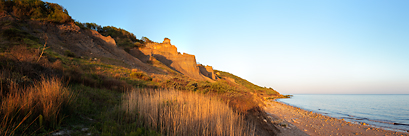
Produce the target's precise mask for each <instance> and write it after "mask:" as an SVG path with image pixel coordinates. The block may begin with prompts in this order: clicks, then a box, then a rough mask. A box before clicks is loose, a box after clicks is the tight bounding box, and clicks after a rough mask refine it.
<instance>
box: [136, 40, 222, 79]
mask: <svg viewBox="0 0 409 136" xmlns="http://www.w3.org/2000/svg"><path fill="white" fill-rule="evenodd" d="M130 54H132V55H133V56H135V57H136V58H138V59H140V60H141V61H142V62H145V63H147V62H148V61H150V60H152V59H153V58H154V59H156V60H158V61H160V62H162V63H163V64H165V65H166V66H168V67H170V68H172V69H173V70H175V71H177V72H179V73H182V74H184V75H186V76H188V77H190V78H193V79H196V80H209V78H210V79H213V80H215V79H216V78H215V76H214V73H213V69H212V68H211V67H210V68H204V69H205V70H204V71H203V70H200V66H198V65H197V63H196V58H195V55H191V54H187V53H183V54H181V53H179V52H178V51H177V48H176V46H174V45H172V44H171V43H170V39H168V38H165V39H164V41H163V42H162V43H155V42H151V43H147V44H146V47H143V48H135V49H132V50H131V51H130ZM201 71H203V72H201ZM209 73H210V74H209Z"/></svg>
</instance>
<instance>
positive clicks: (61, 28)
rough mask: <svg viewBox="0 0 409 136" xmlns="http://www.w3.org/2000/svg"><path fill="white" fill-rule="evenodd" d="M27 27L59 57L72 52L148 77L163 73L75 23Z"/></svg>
mask: <svg viewBox="0 0 409 136" xmlns="http://www.w3.org/2000/svg"><path fill="white" fill-rule="evenodd" d="M28 23H29V25H27V26H26V27H25V28H23V29H24V30H25V31H27V32H29V33H30V34H32V35H34V36H36V37H39V38H40V40H41V41H43V42H45V41H47V47H49V48H51V49H52V50H54V51H56V52H57V53H59V54H64V53H66V52H67V51H69V52H72V53H73V54H75V56H76V57H89V58H91V59H93V60H98V61H103V62H105V63H108V64H113V65H120V66H126V67H131V68H138V69H141V70H143V71H146V72H149V73H161V71H160V70H158V69H157V68H154V67H152V66H150V65H147V64H145V63H143V62H141V61H140V60H139V59H137V58H135V57H133V56H132V55H130V54H128V53H127V52H125V51H124V50H123V49H120V48H118V47H117V46H116V43H115V40H114V39H113V38H111V37H110V36H108V37H106V36H103V35H101V34H100V33H98V32H97V31H95V30H83V29H80V28H79V27H78V26H77V25H75V24H74V23H65V24H55V23H48V22H39V21H29V22H28Z"/></svg>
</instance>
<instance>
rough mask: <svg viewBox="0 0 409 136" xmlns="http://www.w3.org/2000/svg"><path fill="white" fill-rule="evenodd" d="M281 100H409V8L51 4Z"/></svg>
mask: <svg viewBox="0 0 409 136" xmlns="http://www.w3.org/2000/svg"><path fill="white" fill-rule="evenodd" d="M47 1H48V2H53V3H58V4H60V5H62V6H63V7H65V8H66V9H67V10H68V12H69V14H70V15H71V16H72V17H73V18H74V19H75V20H77V21H80V22H95V23H97V24H99V25H102V26H106V25H111V26H115V27H120V28H123V29H126V30H128V31H130V32H132V33H134V34H135V35H136V36H137V37H138V38H141V37H142V36H146V37H148V38H150V39H151V40H153V41H157V42H161V41H162V40H163V38H165V37H168V38H170V39H171V40H172V41H171V43H172V44H173V45H176V47H178V50H179V51H180V52H186V53H189V54H194V55H196V60H197V61H198V62H199V63H201V64H205V65H211V66H213V68H215V69H218V70H222V71H227V72H230V73H233V74H236V75H238V76H240V77H242V78H245V79H247V80H249V81H250V82H253V83H255V84H257V85H260V86H266V87H272V88H274V89H276V90H277V91H279V92H280V93H283V94H311V93H312V94H316V93H325V94H340V93H341V94H366V93H375V94H396V93H398V94H402V93H405V94H408V93H409V8H408V6H409V1H408V0H388V1H387V0H309V1H307V0H277V1H273V0H267V1H238V0H234V1H217V0H206V1H167V0H166V1H165V0H149V1H136V0H121V1H112V0H109V1H108V0H99V1H90V0H69V1H67V0H47Z"/></svg>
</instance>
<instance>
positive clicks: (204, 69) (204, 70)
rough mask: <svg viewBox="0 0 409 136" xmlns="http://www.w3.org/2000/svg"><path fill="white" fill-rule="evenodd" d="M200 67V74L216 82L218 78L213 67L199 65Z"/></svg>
mask: <svg viewBox="0 0 409 136" xmlns="http://www.w3.org/2000/svg"><path fill="white" fill-rule="evenodd" d="M197 66H198V67H199V70H200V73H201V74H202V75H204V76H206V77H208V78H210V79H213V80H216V79H217V76H216V74H215V73H214V71H213V67H212V66H203V65H197Z"/></svg>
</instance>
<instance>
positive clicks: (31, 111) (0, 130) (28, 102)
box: [0, 78, 72, 135]
mask: <svg viewBox="0 0 409 136" xmlns="http://www.w3.org/2000/svg"><path fill="white" fill-rule="evenodd" d="M12 89H13V90H12V91H10V92H9V94H7V95H4V96H2V98H1V105H0V116H1V117H2V119H1V120H0V134H2V135H3V134H4V135H9V134H11V135H12V134H13V133H14V131H15V130H16V129H17V128H19V127H20V126H21V124H25V127H26V128H28V127H30V125H31V124H33V123H34V121H36V120H37V119H38V118H40V121H39V122H40V123H39V124H38V126H39V127H43V125H47V126H51V127H55V126H56V125H57V123H58V122H59V121H60V120H61V119H62V117H61V116H60V115H61V114H60V111H61V109H62V107H63V106H64V105H68V104H69V102H70V101H71V100H72V94H71V93H70V92H69V91H68V89H67V88H65V87H64V86H63V84H62V82H61V80H60V79H58V78H50V79H45V78H43V79H42V81H40V82H39V83H38V84H35V85H34V86H32V87H27V88H22V87H20V88H19V87H12ZM27 124H28V125H27Z"/></svg>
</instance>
